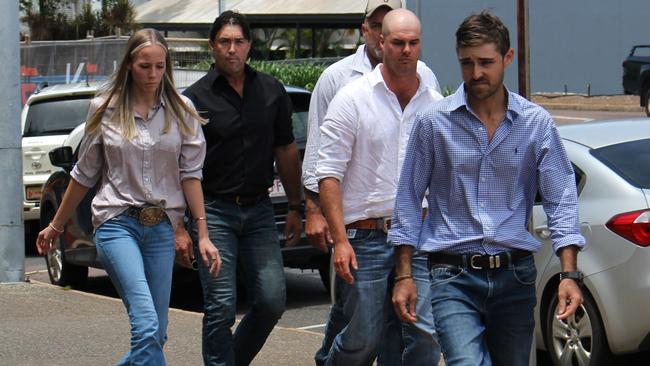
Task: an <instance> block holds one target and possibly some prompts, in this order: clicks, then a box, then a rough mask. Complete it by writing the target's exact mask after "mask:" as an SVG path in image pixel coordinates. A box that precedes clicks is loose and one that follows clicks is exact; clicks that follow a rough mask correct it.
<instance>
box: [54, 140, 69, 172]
mask: <svg viewBox="0 0 650 366" xmlns="http://www.w3.org/2000/svg"><path fill="white" fill-rule="evenodd" d="M49 156H50V162H51V163H52V165H54V166H58V167H59V168H63V169H66V170H72V167H73V166H74V154H73V153H72V148H71V147H70V146H61V147H57V148H56V149H53V150H52V151H50V152H49Z"/></svg>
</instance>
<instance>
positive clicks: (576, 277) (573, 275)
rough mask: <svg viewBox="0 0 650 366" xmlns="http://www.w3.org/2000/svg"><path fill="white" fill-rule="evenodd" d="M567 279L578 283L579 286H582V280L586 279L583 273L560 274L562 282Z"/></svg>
mask: <svg viewBox="0 0 650 366" xmlns="http://www.w3.org/2000/svg"><path fill="white" fill-rule="evenodd" d="M567 278H570V279H572V280H574V281H576V282H577V283H578V284H582V279H583V278H585V275H584V274H583V273H582V272H581V271H571V272H560V281H562V280H564V279H567Z"/></svg>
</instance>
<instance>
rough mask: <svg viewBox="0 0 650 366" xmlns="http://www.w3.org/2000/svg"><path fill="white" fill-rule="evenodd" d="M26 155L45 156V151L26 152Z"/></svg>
mask: <svg viewBox="0 0 650 366" xmlns="http://www.w3.org/2000/svg"><path fill="white" fill-rule="evenodd" d="M24 154H25V155H27V156H34V155H44V154H45V151H43V150H31V151H25V153H24Z"/></svg>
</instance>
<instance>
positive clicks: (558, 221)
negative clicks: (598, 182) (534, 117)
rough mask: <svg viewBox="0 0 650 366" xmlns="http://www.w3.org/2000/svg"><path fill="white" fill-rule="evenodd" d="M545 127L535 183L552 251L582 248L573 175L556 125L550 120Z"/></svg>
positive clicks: (582, 240) (583, 244) (582, 238)
mask: <svg viewBox="0 0 650 366" xmlns="http://www.w3.org/2000/svg"><path fill="white" fill-rule="evenodd" d="M548 118H550V117H548ZM548 125H549V126H550V127H549V129H548V131H546V133H545V135H544V139H543V141H542V144H541V153H540V157H539V163H538V179H539V181H538V184H539V190H540V194H541V196H542V205H543V207H544V211H545V212H546V215H547V216H548V228H549V231H550V232H551V241H552V242H553V249H554V250H555V251H556V252H557V251H558V250H559V249H560V248H563V247H565V246H568V245H576V246H578V247H579V248H584V246H585V238H584V237H583V236H582V235H581V234H580V222H579V221H580V220H579V218H578V217H579V216H578V194H577V188H576V183H575V173H574V171H573V167H572V166H571V162H570V161H569V158H568V156H567V154H566V151H565V150H564V146H563V145H562V142H561V139H560V135H559V133H558V131H557V128H556V127H555V124H554V123H553V122H552V121H549V122H548Z"/></svg>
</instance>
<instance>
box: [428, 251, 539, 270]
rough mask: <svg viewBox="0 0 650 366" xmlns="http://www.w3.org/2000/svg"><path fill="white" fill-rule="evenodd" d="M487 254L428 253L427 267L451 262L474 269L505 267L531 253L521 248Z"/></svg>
mask: <svg viewBox="0 0 650 366" xmlns="http://www.w3.org/2000/svg"><path fill="white" fill-rule="evenodd" d="M509 253H510V255H508V253H507V252H503V253H499V254H495V255H487V254H479V253H476V254H458V255H455V254H445V253H429V267H431V266H432V265H434V264H451V265H454V266H458V267H464V268H470V269H474V270H481V269H498V268H505V267H508V265H509V264H510V263H511V262H514V261H516V260H519V259H522V258H526V257H528V256H529V255H532V254H533V253H531V252H529V251H527V250H522V249H513V250H512V251H510V252H509Z"/></svg>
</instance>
